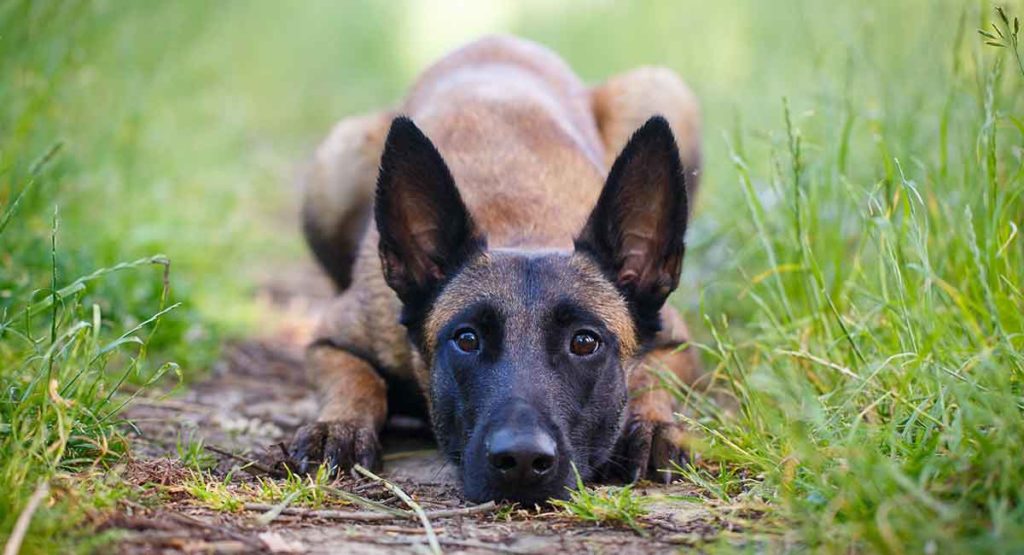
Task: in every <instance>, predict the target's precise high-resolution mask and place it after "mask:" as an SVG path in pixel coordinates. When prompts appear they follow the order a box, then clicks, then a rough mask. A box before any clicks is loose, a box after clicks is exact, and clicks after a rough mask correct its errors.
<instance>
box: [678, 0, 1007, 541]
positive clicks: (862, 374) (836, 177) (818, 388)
mask: <svg viewBox="0 0 1024 555" xmlns="http://www.w3.org/2000/svg"><path fill="white" fill-rule="evenodd" d="M985 15H986V16H987V15H988V14H987V13H986V14H985ZM986 19H987V18H986ZM981 23H982V25H983V26H985V27H988V25H987V24H986V22H985V21H984V20H983V21H981ZM995 24H996V25H997V26H998V28H999V29H1000V32H1001V33H1006V34H1007V36H1009V35H1010V34H1012V33H1013V32H1014V30H1013V29H1014V24H1013V23H1012V22H1011V20H1009V19H1006V20H1002V19H997V20H996V21H995ZM959 25H960V26H961V29H960V31H959V32H957V31H956V30H955V29H954V30H943V34H944V35H946V36H949V37H951V38H953V40H955V41H956V42H954V43H953V44H951V45H950V46H949V48H950V50H949V52H951V53H952V54H951V56H949V57H947V58H946V61H947V63H948V64H949V68H948V72H947V80H946V81H945V83H944V90H932V91H930V93H929V94H928V95H927V97H924V96H923V97H921V98H925V99H926V100H924V101H923V102H922V103H921V104H917V105H903V104H902V103H900V102H895V103H891V104H884V105H883V106H881V107H879V108H877V109H876V114H874V115H867V116H865V115H863V114H865V113H867V110H865V111H863V112H861V111H859V110H858V108H857V103H858V100H857V99H856V98H844V99H841V101H842V103H841V104H840V105H839V107H838V108H837V109H836V110H835V112H838V113H840V114H843V115H842V116H841V117H840V118H839V120H838V121H836V120H827V121H826V123H827V124H826V125H820V124H819V125H816V124H815V123H816V122H815V121H813V120H815V119H821V117H820V116H817V115H814V116H809V117H808V118H806V119H804V121H806V123H807V125H806V126H805V125H803V123H802V121H801V118H799V117H798V116H797V115H796V114H795V113H794V111H793V109H792V105H791V104H789V103H785V102H783V103H782V104H781V106H780V110H779V112H780V116H781V117H780V118H779V121H780V126H779V127H780V129H781V131H780V132H779V133H778V134H776V135H774V139H773V140H772V141H771V148H772V154H771V156H770V162H769V164H767V165H766V168H765V169H766V170H767V171H760V172H759V171H758V170H757V169H755V168H754V167H752V164H751V163H750V158H749V156H748V154H747V152H745V150H744V148H743V146H742V142H741V141H739V140H729V141H727V142H726V143H727V147H728V148H729V155H730V158H731V159H732V163H733V167H734V170H735V174H736V176H737V177H738V187H739V189H740V190H741V191H742V192H743V201H744V204H745V210H746V213H745V214H743V215H739V214H735V213H734V214H735V215H734V217H733V220H732V223H731V224H729V225H727V226H725V227H724V228H723V229H721V230H720V232H721V233H722V238H721V241H723V242H724V244H726V245H731V248H732V249H734V250H733V251H732V253H733V254H734V255H735V259H734V263H733V265H732V266H731V267H730V268H728V269H727V270H726V271H725V272H723V273H721V274H719V275H718V276H716V279H717V280H720V281H719V282H718V283H716V284H715V287H716V288H719V289H721V290H722V292H723V294H717V293H715V292H714V291H712V292H710V293H709V294H708V295H707V297H706V298H705V300H704V304H703V305H702V310H701V316H702V317H703V324H704V326H705V328H706V330H707V331H708V332H709V334H710V338H709V340H707V341H705V342H703V344H701V345H700V347H701V349H702V350H703V352H704V353H705V355H706V357H707V358H706V360H708V361H710V362H711V369H712V370H713V380H714V381H715V383H716V385H717V387H718V388H719V389H720V391H724V392H725V393H726V394H727V395H729V396H731V397H732V398H734V399H735V401H736V406H737V407H738V408H737V410H736V411H734V412H732V411H724V410H721V409H719V408H717V405H714V404H710V403H691V407H692V408H693V410H694V411H695V415H692V416H690V417H687V421H688V422H689V423H690V424H691V426H692V427H693V428H695V429H696V430H698V431H699V432H700V434H701V436H702V438H703V442H702V443H703V449H704V450H705V457H708V458H711V459H713V460H714V459H717V460H725V461H731V462H733V463H735V464H736V465H737V466H739V467H740V468H743V469H746V470H748V475H750V476H757V477H758V478H759V479H760V480H761V484H760V486H759V487H757V488H755V490H754V491H752V492H750V495H754V496H757V497H760V498H763V499H765V500H768V501H770V502H773V503H780V504H781V506H782V507H784V510H785V511H786V514H787V515H788V517H789V518H790V519H791V522H792V524H793V526H794V528H795V530H796V531H795V532H794V533H793V534H791V535H790V538H789V540H790V541H791V542H795V543H796V544H797V545H804V546H813V547H815V548H816V549H822V548H824V549H827V550H829V551H848V550H851V549H852V550H856V551H871V552H890V553H904V552H922V551H923V552H950V553H967V552H971V553H974V552H1003V553H1006V552H1014V551H1020V550H1022V549H1024V465H1021V464H1020V462H1021V453H1022V452H1024V294H1022V290H1024V280H1022V277H1024V276H1022V273H1024V240H1022V238H1021V237H1020V236H1019V226H1020V225H1021V222H1022V216H1024V198H1022V193H1024V159H1022V151H1021V145H1024V125H1022V122H1021V115H1022V112H1021V109H1022V106H1024V102H1022V101H1024V70H1022V71H1017V70H1018V67H1017V65H1016V63H1015V62H1016V60H1015V59H1014V58H1015V56H1016V55H1017V53H1016V52H1014V51H1013V49H1014V48H1016V44H1013V45H1012V46H1010V47H1009V49H1008V50H1004V51H1002V52H1000V51H994V50H992V51H989V50H982V49H981V48H978V47H975V46H973V45H971V44H970V42H972V41H974V39H975V35H974V34H973V33H965V32H964V30H963V26H965V25H970V23H965V21H964V18H962V19H961V21H960V24H959ZM990 30H991V29H990ZM950 31H952V32H950ZM979 42H980V41H979ZM966 53H970V54H966ZM1008 58H1009V59H1008ZM965 60H966V61H965ZM1010 60H1013V65H1007V62H1009V61H1010ZM966 67H973V68H974V72H973V74H971V73H968V71H967V70H966ZM1008 70H1009V71H1008ZM935 84H936V83H933V82H929V83H927V84H924V85H923V86H929V87H931V86H934V85H935ZM901 87H902V88H903V90H902V91H901V94H904V95H906V96H911V97H913V96H914V95H915V93H916V91H915V90H914V89H915V84H914V83H901ZM817 109H818V110H822V111H824V112H825V113H828V112H829V110H830V109H829V107H825V108H824V109H823V108H821V107H819V108H817ZM854 118H856V119H866V121H865V122H864V123H865V124H862V125H859V126H853V127H852V128H851V126H849V125H845V124H840V125H829V124H836V123H840V122H842V121H843V120H845V121H850V120H851V119H854ZM894 122H903V124H902V127H899V128H897V127H895V126H894ZM811 147H813V148H811ZM858 152H859V153H861V156H860V157H859V158H860V160H861V162H860V163H861V164H863V165H862V166H861V167H853V166H852V164H850V162H849V161H848V160H849V157H850V155H851V154H854V153H858ZM865 153H866V154H867V156H864V155H863V154H865ZM690 260H691V261H692V260H693V258H691V259H690ZM726 293H727V294H726ZM729 296H731V298H732V299H734V300H729ZM729 303H743V304H745V305H747V306H750V307H753V308H754V309H753V310H752V311H751V312H750V313H746V314H742V316H741V317H730V316H729V315H728V313H727V311H728V309H727V308H726V311H723V310H722V308H723V307H727V306H728V304H729ZM689 393H690V392H688V391H682V390H681V391H680V395H681V396H683V397H684V398H688V399H690V398H691V397H689Z"/></svg>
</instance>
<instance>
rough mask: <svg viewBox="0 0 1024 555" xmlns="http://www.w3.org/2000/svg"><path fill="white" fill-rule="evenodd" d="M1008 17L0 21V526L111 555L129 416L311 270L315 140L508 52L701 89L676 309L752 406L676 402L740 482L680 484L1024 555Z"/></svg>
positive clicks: (423, 6)
mask: <svg viewBox="0 0 1024 555" xmlns="http://www.w3.org/2000/svg"><path fill="white" fill-rule="evenodd" d="M995 7H996V4H993V3H990V2H988V1H986V0H979V1H977V2H975V1H958V0H937V1H930V0H905V1H901V2H882V1H874V0H872V1H867V2H860V1H848V2H817V1H815V0H780V1H778V2H764V1H759V0H735V1H733V2H728V3H711V2H696V1H694V2H682V3H680V2H670V1H665V2H646V3H643V4H642V5H641V6H638V5H636V4H634V3H627V2H601V3H587V4H580V3H573V4H565V5H561V4H552V3H549V2H539V1H528V2H517V3H501V4H499V3H474V4H472V6H465V5H463V6H455V5H454V4H451V5H449V4H440V5H434V4H427V3H425V2H411V1H410V2H402V3H374V4H369V3H359V2H344V3H337V2H326V1H325V2H312V1H311V2H304V3H301V4H289V5H284V4H280V3H277V2H272V1H253V2H222V3H217V4H213V5H207V3H202V2H193V1H185V2H175V3H159V4H158V3H146V2H132V3H114V2H47V1H34V2H30V1H28V0H7V1H5V2H2V3H0V388H2V389H0V392H2V396H0V483H2V484H3V487H0V534H3V535H6V534H7V533H8V531H9V530H10V529H11V527H12V526H13V523H14V520H15V519H16V518H17V516H18V515H19V514H20V513H21V511H22V509H23V508H24V505H25V503H26V502H27V500H28V497H29V496H30V495H31V493H32V491H33V490H34V489H35V488H36V486H37V484H39V483H40V482H42V481H49V482H50V483H51V484H53V485H54V487H52V488H51V495H50V500H52V501H54V502H53V503H45V504H44V505H43V507H42V508H40V510H39V511H38V512H37V514H36V515H35V517H34V518H33V520H32V526H31V529H30V531H29V536H28V538H27V540H26V544H25V548H26V552H40V553H41V552H53V551H67V550H69V549H71V546H74V545H77V546H79V547H80V549H81V550H83V551H87V550H89V549H90V548H94V547H95V545H97V544H96V543H95V542H96V541H100V540H94V539H92V538H91V533H90V530H89V525H88V524H89V520H88V517H87V515H88V514H89V513H90V511H92V510H94V509H96V510H101V509H102V508H104V507H110V506H111V504H112V503H113V502H114V500H116V499H117V498H118V497H119V496H122V495H128V493H127V492H125V491H124V490H123V488H118V487H116V484H115V485H111V484H107V483H106V482H103V481H102V480H101V479H100V477H101V476H102V473H101V472H97V471H96V470H101V469H104V468H106V467H107V466H108V465H110V464H112V463H113V461H115V460H117V459H118V458H119V457H120V456H121V454H122V453H124V452H125V451H126V450H127V449H128V448H129V446H128V445H127V444H126V442H125V440H124V430H125V428H124V427H123V426H122V425H120V424H119V410H118V409H120V407H121V406H122V405H123V403H124V402H125V401H126V400H127V399H128V398H129V397H130V395H131V394H134V393H136V392H138V391H139V390H140V389H139V388H140V387H141V386H145V385H146V384H147V383H149V382H152V381H153V380H154V379H155V378H156V377H158V376H160V375H162V374H167V373H168V371H169V370H172V369H175V368H178V369H180V372H181V375H182V376H183V379H184V380H185V381H186V383H187V381H188V380H190V379H192V378H193V377H194V376H197V375H201V373H202V372H203V371H204V369H205V368H207V367H208V366H209V365H210V363H211V362H212V361H213V360H214V359H215V358H216V355H217V346H218V345H219V344H220V343H221V342H222V340H223V339H224V338H225V337H229V336H232V335H235V334H240V333H248V332H251V331H255V330H263V329H272V324H273V323H272V322H266V321H265V320H266V318H267V315H266V313H265V311H264V310H262V309H261V305H260V303H258V302H256V301H254V300H253V296H252V292H253V290H254V288H255V287H256V286H257V285H258V284H259V283H260V281H261V280H262V279H265V278H266V277H267V276H269V275H270V272H271V269H273V268H284V267H288V266H289V265H290V264H293V263H295V262H296V261H300V260H304V259H305V258H304V257H305V254H304V251H303V247H302V245H301V241H300V238H299V234H298V233H297V231H296V230H294V229H293V227H294V225H293V223H292V220H291V219H290V214H291V213H293V211H294V210H295V194H294V190H293V188H292V187H291V185H290V183H291V182H292V180H293V177H294V175H295V174H296V173H297V165H298V164H299V163H300V162H301V161H302V160H303V159H304V157H305V156H307V155H308V153H309V152H310V150H311V148H312V146H313V145H314V144H315V142H316V141H317V140H318V139H319V137H320V136H321V135H322V134H323V133H325V131H326V130H327V129H328V128H329V127H330V125H331V123H332V122H333V121H334V120H336V119H337V118H339V117H341V116H343V115H346V114H350V113H355V112H359V111H362V110H367V109H370V108H373V107H378V106H381V105H387V104H391V103H393V102H394V101H395V100H396V99H397V98H399V96H400V95H401V93H402V91H403V90H404V88H405V87H406V86H407V85H408V84H409V82H410V80H411V79H412V78H413V77H414V75H415V74H416V73H417V72H418V71H419V70H421V69H422V68H423V66H424V64H426V63H428V62H429V61H430V60H431V59H433V58H434V57H436V56H438V55H440V54H441V53H443V52H444V51H445V50H446V49H448V48H450V47H452V46H455V45H456V44H458V43H460V42H462V41H464V40H466V39H469V38H471V37H473V36H475V35H477V34H479V33H482V32H491V31H505V32H514V33H517V34H520V35H522V36H525V37H528V38H532V39H535V40H538V41H540V42H543V43H545V44H548V45H550V46H551V47H553V48H555V49H556V50H557V51H559V53H561V54H562V55H563V56H564V57H565V58H566V59H567V60H568V61H569V63H570V64H571V65H572V66H573V67H574V68H575V69H576V70H577V71H578V72H579V73H580V75H582V76H583V77H584V78H585V79H587V80H589V81H592V82H596V81H598V80H600V79H602V78H604V77H605V76H607V75H609V74H612V73H614V72H616V71H622V70H625V69H627V68H630V67H634V66H636V65H639V64H644V63H657V64H662V65H667V66H669V67H672V68H674V69H676V70H678V71H679V73H680V74H682V75H683V76H684V77H685V78H686V79H687V80H688V82H689V83H690V84H691V85H692V86H693V88H694V89H695V91H696V92H697V94H698V96H699V97H700V98H701V100H702V104H703V108H704V113H705V152H706V157H705V160H706V168H705V172H704V179H703V182H702V185H701V187H702V190H701V194H700V198H699V202H698V210H697V213H696V217H695V219H694V222H693V225H692V227H691V232H690V235H689V239H688V241H689V248H688V255H687V256H688V257H687V260H686V262H685V264H684V265H685V269H684V277H683V286H682V288H681V290H680V292H679V294H677V295H676V296H675V297H674V302H675V303H676V304H677V305H678V306H679V307H680V308H681V309H683V310H684V312H685V313H686V315H687V317H688V319H689V321H690V324H691V327H692V328H693V329H694V332H695V335H696V338H695V341H696V343H697V347H698V348H699V349H700V350H701V352H702V356H703V358H704V361H705V365H706V366H707V368H708V369H709V370H710V371H711V376H712V377H711V378H709V381H711V382H712V383H713V385H714V387H715V389H716V390H717V391H718V392H719V393H720V394H721V395H723V396H725V397H727V398H731V399H732V400H733V401H735V403H718V402H715V401H714V400H713V399H711V398H709V397H708V396H705V395H701V394H694V393H693V392H691V391H689V390H688V389H687V388H686V387H683V386H679V385H678V384H677V385H676V386H675V387H676V389H678V392H679V394H680V396H681V397H682V398H684V399H685V400H686V402H687V409H686V411H685V415H684V417H685V418H686V419H687V420H688V421H689V423H690V426H691V428H692V429H693V430H694V431H695V432H696V434H697V436H698V440H699V441H698V445H697V448H698V449H699V450H700V452H701V454H702V457H703V459H704V460H705V461H708V462H710V463H711V468H719V467H720V468H721V470H719V471H716V472H709V471H708V470H707V468H697V469H688V470H686V471H684V475H686V476H688V477H689V478H690V479H691V480H693V481H694V482H695V483H696V484H698V486H700V487H702V488H703V489H704V490H705V491H706V492H707V495H708V496H709V497H711V498H714V499H716V502H725V500H727V499H729V498H733V497H736V496H746V497H748V498H749V497H754V498H756V499H757V500H759V501H760V502H765V503H768V504H770V505H771V506H773V507H775V508H776V511H777V513H778V514H777V515H774V516H773V519H772V520H773V521H775V518H774V517H778V518H780V519H784V520H785V522H787V525H786V528H785V530H780V533H782V534H784V536H785V540H786V542H787V543H786V544H785V545H790V546H800V547H801V548H803V549H807V550H814V551H817V550H822V551H834V552H840V551H842V552H846V551H851V550H852V551H866V552H875V551H882V552H893V553H898V552H905V551H927V550H929V549H932V546H934V547H935V548H936V549H939V550H941V551H950V552H954V551H961V552H964V551H966V552H1007V551H1014V550H1017V551H1020V550H1024V499H1022V497H1024V466H1022V465H1020V464H1019V461H1020V453H1022V452H1024V407H1022V404H1024V403H1022V401H1021V399H1022V398H1024V395H1022V393H1024V391H1022V383H1021V382H1022V374H1024V355H1022V352H1024V316H1022V314H1024V283H1022V275H1021V274H1022V272H1024V239H1022V238H1021V237H1020V231H1019V227H1020V226H1021V223H1022V222H1024V200H1022V193H1024V183H1022V180H1024V111H1022V107H1024V72H1022V67H1024V66H1022V65H1021V55H1022V52H1021V51H1020V46H1019V33H1018V35H1017V36H1016V37H1014V35H1013V32H1014V28H1013V27H1014V22H1013V16H1014V15H1017V16H1020V15H1021V14H1024V5H1022V4H1021V2H1019V1H1011V2H1008V3H1007V4H1006V8H1007V10H1006V13H1007V14H1008V15H1009V17H1008V18H1007V20H1006V21H1002V20H1001V19H1000V18H999V16H998V15H997V12H996V10H995ZM992 24H995V25H996V29H994V28H993V27H992ZM438 29H444V31H445V32H444V33H439V32H438ZM978 29H982V30H984V32H985V33H986V34H987V35H981V34H978V33H977V30H978ZM986 43H996V44H998V45H999V46H994V45H992V44H986ZM123 261H136V262H132V263H129V264H127V265H121V266H119V264H120V263H122V262H123ZM168 261H169V263H170V268H171V269H172V271H171V272H170V274H169V281H168V282H165V278H164V275H165V274H164V272H165V271H166V269H167V262H168ZM104 269H109V270H104ZM171 307H175V308H173V309H171ZM168 309H171V310H169V311H167V310H168ZM158 314H160V317H159V318H158V319H153V318H154V316H155V315H158ZM172 361H173V362H174V363H176V365H177V366H171V365H170V363H171V362H172ZM76 376H77V378H76ZM54 381H55V385H54V386H52V387H51V385H50V384H52V383H54ZM150 387H152V386H150ZM159 387H160V388H161V389H162V388H165V387H166V381H161V382H159ZM733 404H734V405H735V409H728V410H727V409H725V408H723V407H726V406H732V405H733ZM195 443H196V442H195V441H194V440H192V439H190V438H184V439H183V443H182V458H184V459H186V460H189V461H192V462H195V463H199V462H200V460H199V459H201V455H200V451H201V449H200V448H199V447H196V445H195ZM69 476H76V478H74V479H69V478H68V477H69ZM57 484H65V485H66V484H72V485H67V486H66V487H65V486H64V485H61V486H60V487H57V486H56V485H57ZM282 487H284V486H282ZM294 491H299V490H294ZM294 491H292V492H291V493H294ZM287 495H290V493H288V494H287ZM0 537H3V536H0ZM86 538H90V539H89V542H90V543H86V541H85V540H86Z"/></svg>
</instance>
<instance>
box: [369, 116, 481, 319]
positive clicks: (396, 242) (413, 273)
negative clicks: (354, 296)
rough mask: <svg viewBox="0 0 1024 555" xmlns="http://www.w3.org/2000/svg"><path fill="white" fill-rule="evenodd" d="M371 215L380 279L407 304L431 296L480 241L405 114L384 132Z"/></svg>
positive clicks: (442, 167) (438, 161)
mask: <svg viewBox="0 0 1024 555" xmlns="http://www.w3.org/2000/svg"><path fill="white" fill-rule="evenodd" d="M374 215H375V217H376V220H377V230H378V231H379V232H380V243H379V246H378V249H379V252H380V260H381V264H382V266H383V269H384V279H385V280H386V281H387V283H388V285H389V286H390V287H391V288H392V289H393V290H394V291H395V292H396V293H398V297H399V298H400V299H401V300H402V302H403V303H405V304H406V305H407V306H408V305H417V304H422V303H425V302H428V301H429V300H430V299H432V298H433V296H434V295H436V293H437V291H438V289H439V288H440V286H441V285H442V284H443V283H444V281H445V279H447V278H448V277H450V276H451V274H452V272H454V271H455V270H457V269H458V268H459V267H460V266H461V265H462V264H463V263H465V261H466V260H467V259H468V258H469V257H470V256H472V255H473V254H474V253H476V252H479V251H481V250H483V248H484V245H485V241H484V239H483V237H482V236H481V235H480V234H479V233H477V231H476V228H475V225H474V224H473V219H472V218H471V217H470V215H469V212H468V211H467V210H466V205H465V204H464V203H463V202H462V197H461V196H460V195H459V190H458V189H457V188H456V187H455V181H454V180H453V179H452V175H451V172H449V171H448V166H447V165H446V164H445V163H444V159H443V158H441V154H440V153H439V152H438V151H437V149H436V148H435V147H434V145H433V143H431V142H430V139H428V138H427V137H426V135H424V134H423V132H422V131H420V129H419V128H418V127H416V124H414V123H413V122H412V120H410V119H409V118H406V117H398V118H395V119H394V121H392V122H391V129H390V131H388V138H387V142H386V144H385V145H384V154H383V156H382V157H381V163H380V175H379V177H378V178H377V198H376V203H375V208H374Z"/></svg>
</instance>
